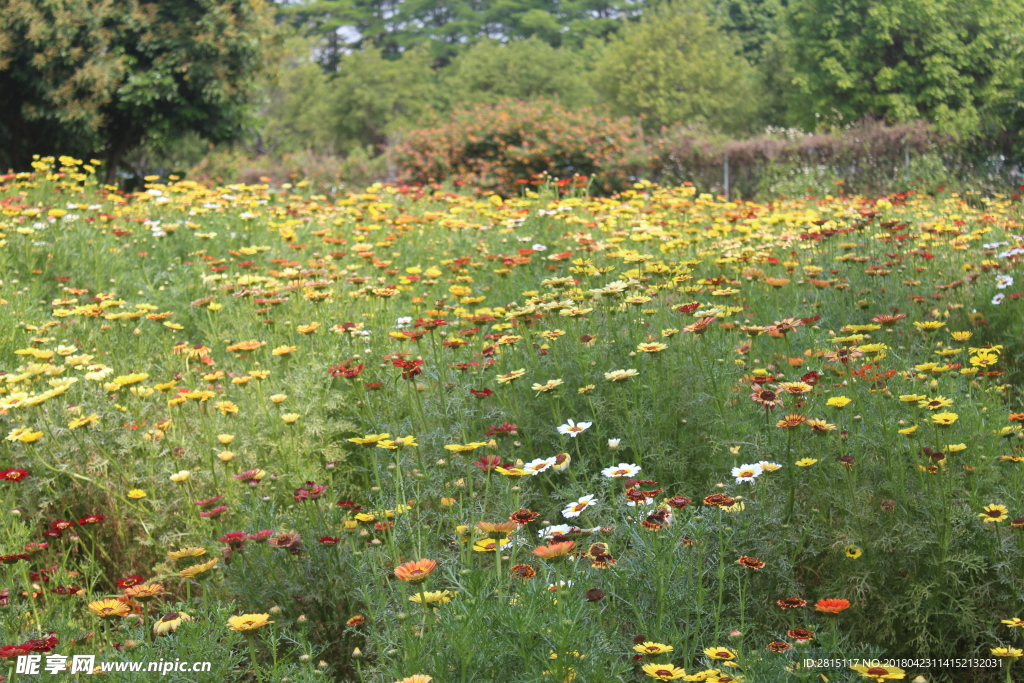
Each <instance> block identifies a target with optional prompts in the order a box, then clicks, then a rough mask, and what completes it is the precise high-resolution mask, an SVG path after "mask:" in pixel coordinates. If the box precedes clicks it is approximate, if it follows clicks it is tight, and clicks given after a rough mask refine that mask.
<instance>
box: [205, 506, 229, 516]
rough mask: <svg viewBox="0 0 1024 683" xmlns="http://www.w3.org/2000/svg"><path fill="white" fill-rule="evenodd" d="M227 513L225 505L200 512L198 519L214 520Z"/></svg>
mask: <svg viewBox="0 0 1024 683" xmlns="http://www.w3.org/2000/svg"><path fill="white" fill-rule="evenodd" d="M227 511H228V506H227V505H218V506H217V507H215V508H213V509H212V510H206V511H205V512H200V513H199V516H200V517H206V518H207V519H216V518H217V517H220V516H221V515H222V514H224V513H225V512H227Z"/></svg>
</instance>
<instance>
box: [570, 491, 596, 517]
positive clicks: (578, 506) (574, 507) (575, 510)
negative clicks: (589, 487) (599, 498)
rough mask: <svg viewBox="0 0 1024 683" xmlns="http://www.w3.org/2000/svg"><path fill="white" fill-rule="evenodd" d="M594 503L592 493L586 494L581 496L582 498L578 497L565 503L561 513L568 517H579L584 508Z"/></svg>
mask: <svg viewBox="0 0 1024 683" xmlns="http://www.w3.org/2000/svg"><path fill="white" fill-rule="evenodd" d="M594 504H595V502H594V495H593V494H591V495H588V496H583V497H582V498H580V499H578V500H577V501H576V502H574V503H569V504H568V505H566V506H565V509H564V510H562V514H563V515H564V516H565V517H569V518H571V517H579V516H580V514H582V513H583V511H584V510H586V509H587V508H588V507H590V506H591V505H594Z"/></svg>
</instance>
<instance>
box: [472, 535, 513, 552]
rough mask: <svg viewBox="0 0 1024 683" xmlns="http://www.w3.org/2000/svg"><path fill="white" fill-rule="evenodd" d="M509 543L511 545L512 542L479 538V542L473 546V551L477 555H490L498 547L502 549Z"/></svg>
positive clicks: (505, 539)
mask: <svg viewBox="0 0 1024 683" xmlns="http://www.w3.org/2000/svg"><path fill="white" fill-rule="evenodd" d="M510 543H512V541H511V540H509V539H508V538H502V539H498V540H495V539H493V538H481V539H480V540H479V541H477V542H476V543H474V544H473V550H475V551H477V552H478V553H492V552H494V551H495V550H497V549H498V548H499V547H502V548H504V547H505V546H507V545H509V544H510ZM499 544H500V545H499Z"/></svg>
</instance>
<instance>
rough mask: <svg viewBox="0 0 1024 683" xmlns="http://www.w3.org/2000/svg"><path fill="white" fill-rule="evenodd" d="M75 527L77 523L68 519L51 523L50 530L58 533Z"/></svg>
mask: <svg viewBox="0 0 1024 683" xmlns="http://www.w3.org/2000/svg"><path fill="white" fill-rule="evenodd" d="M73 526H75V523H74V522H72V521H70V520H67V519H58V520H57V521H55V522H51V523H50V528H51V529H56V530H57V531H64V530H65V529H70V528H71V527H73Z"/></svg>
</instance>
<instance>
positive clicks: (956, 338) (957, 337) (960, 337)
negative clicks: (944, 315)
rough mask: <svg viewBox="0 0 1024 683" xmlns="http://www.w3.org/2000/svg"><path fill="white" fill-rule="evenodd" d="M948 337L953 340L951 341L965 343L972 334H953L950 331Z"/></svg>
mask: <svg viewBox="0 0 1024 683" xmlns="http://www.w3.org/2000/svg"><path fill="white" fill-rule="evenodd" d="M949 336H950V337H952V338H953V341H958V342H965V341H967V340H968V339H970V338H971V337H972V336H974V333H973V332H954V331H952V330H950V332H949Z"/></svg>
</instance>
